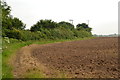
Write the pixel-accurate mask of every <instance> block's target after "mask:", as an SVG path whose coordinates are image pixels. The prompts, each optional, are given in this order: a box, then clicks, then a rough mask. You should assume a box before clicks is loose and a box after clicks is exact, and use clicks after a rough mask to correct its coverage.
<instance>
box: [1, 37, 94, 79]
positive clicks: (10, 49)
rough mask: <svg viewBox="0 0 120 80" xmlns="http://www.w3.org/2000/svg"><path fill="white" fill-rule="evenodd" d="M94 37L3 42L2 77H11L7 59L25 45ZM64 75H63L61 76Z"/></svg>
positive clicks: (31, 76)
mask: <svg viewBox="0 0 120 80" xmlns="http://www.w3.org/2000/svg"><path fill="white" fill-rule="evenodd" d="M92 38H94V37H90V38H79V39H78V38H77V39H67V40H40V41H26V42H22V41H18V42H17V41H16V42H14V41H13V42H12V43H10V44H7V43H4V44H3V47H4V49H3V52H2V56H1V57H2V77H3V78H13V74H12V70H13V65H10V64H9V61H10V60H11V58H12V56H13V55H16V52H17V51H18V50H19V49H20V48H22V47H24V46H27V45H30V44H48V43H55V42H65V41H75V40H86V39H92ZM25 77H26V78H37V77H38V78H39V77H43V75H38V74H35V73H34V72H33V73H29V74H26V75H25ZM63 77H64V76H63Z"/></svg>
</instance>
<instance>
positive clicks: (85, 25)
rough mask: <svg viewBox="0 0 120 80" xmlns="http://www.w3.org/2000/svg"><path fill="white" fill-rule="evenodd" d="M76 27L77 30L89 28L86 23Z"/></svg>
mask: <svg viewBox="0 0 120 80" xmlns="http://www.w3.org/2000/svg"><path fill="white" fill-rule="evenodd" d="M76 27H77V28H79V27H83V28H89V26H88V25H87V24H86V23H82V24H78V25H77V26H76Z"/></svg>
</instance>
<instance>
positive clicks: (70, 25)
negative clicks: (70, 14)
mask: <svg viewBox="0 0 120 80" xmlns="http://www.w3.org/2000/svg"><path fill="white" fill-rule="evenodd" d="M58 24H59V26H60V27H64V28H66V29H74V25H72V24H71V23H68V22H65V21H62V22H59V23H58Z"/></svg>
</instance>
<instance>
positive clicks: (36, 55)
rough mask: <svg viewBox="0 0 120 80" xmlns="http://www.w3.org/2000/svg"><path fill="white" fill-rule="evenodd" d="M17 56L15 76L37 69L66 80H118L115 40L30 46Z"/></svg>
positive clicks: (90, 40) (110, 38) (101, 39)
mask: <svg viewBox="0 0 120 80" xmlns="http://www.w3.org/2000/svg"><path fill="white" fill-rule="evenodd" d="M18 53H19V54H18V56H17V59H16V63H17V64H16V66H15V67H16V68H15V71H14V74H15V76H17V77H18V76H19V77H20V76H21V75H22V73H24V72H30V70H31V69H32V71H34V70H37V69H39V68H40V70H39V71H42V72H43V73H44V75H46V76H49V77H56V76H57V77H58V75H57V73H58V74H62V75H63V76H65V77H68V78H118V75H119V74H118V73H119V69H118V38H115V37H104V38H95V39H89V40H80V41H71V42H62V43H52V44H44V45H36V44H33V45H30V46H26V47H23V48H22V49H21V50H20V51H19V52H18ZM22 70H23V71H22Z"/></svg>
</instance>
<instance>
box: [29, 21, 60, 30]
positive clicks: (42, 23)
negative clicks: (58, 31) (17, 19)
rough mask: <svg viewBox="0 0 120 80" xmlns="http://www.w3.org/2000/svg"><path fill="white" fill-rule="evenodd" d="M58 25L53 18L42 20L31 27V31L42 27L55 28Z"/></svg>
mask: <svg viewBox="0 0 120 80" xmlns="http://www.w3.org/2000/svg"><path fill="white" fill-rule="evenodd" d="M57 26H58V24H57V23H56V22H54V21H52V20H40V21H38V22H37V23H36V24H35V25H33V26H32V27H31V31H41V28H43V29H53V28H56V27H57Z"/></svg>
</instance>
